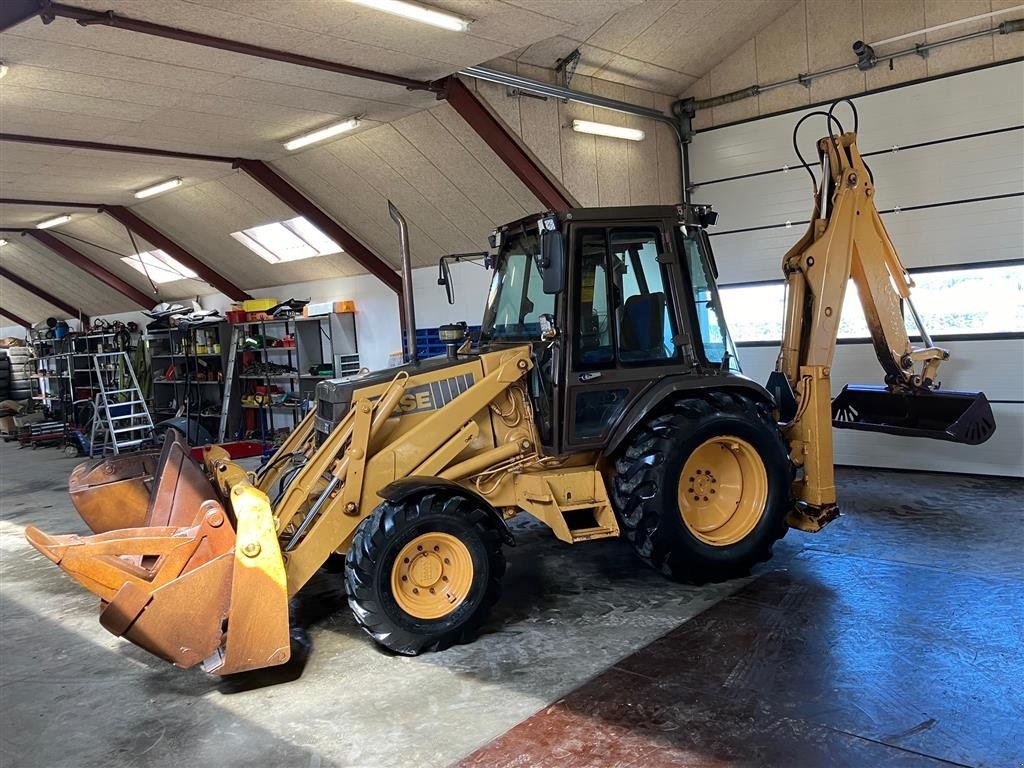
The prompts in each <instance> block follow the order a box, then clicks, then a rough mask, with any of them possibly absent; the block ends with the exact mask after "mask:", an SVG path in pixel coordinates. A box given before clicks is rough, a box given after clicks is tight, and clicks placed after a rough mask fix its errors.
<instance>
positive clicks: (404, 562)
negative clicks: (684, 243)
mask: <svg viewBox="0 0 1024 768" xmlns="http://www.w3.org/2000/svg"><path fill="white" fill-rule="evenodd" d="M472 585H473V558H472V556H471V555H470V553H469V549H468V548H467V547H466V545H465V544H463V543H462V542H461V541H460V540H459V539H457V538H456V537H455V536H452V535H451V534H448V533H441V532H431V533H424V534H422V535H420V536H417V537H416V538H414V539H413V540H412V541H410V542H409V543H408V544H406V545H405V546H404V547H402V550H401V551H400V552H399V553H398V556H397V557H396V558H395V563H394V565H393V566H392V568H391V591H392V594H393V595H394V597H395V602H396V603H398V606H399V607H400V608H401V609H402V610H403V611H405V612H406V613H408V614H410V615H411V616H414V617H416V618H418V619H440V618H443V617H444V616H447V615H448V614H449V613H451V612H452V611H454V610H455V609H456V608H458V607H459V605H461V604H462V601H463V600H465V599H466V596H467V595H468V594H469V590H470V588H471V587H472Z"/></svg>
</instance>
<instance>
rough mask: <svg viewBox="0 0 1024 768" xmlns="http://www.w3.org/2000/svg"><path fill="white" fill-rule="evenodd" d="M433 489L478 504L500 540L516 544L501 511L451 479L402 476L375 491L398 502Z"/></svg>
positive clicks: (384, 497) (512, 545)
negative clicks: (487, 516)
mask: <svg viewBox="0 0 1024 768" xmlns="http://www.w3.org/2000/svg"><path fill="white" fill-rule="evenodd" d="M435 490H444V491H447V492H448V493H451V494H452V495H454V496H461V497H462V498H464V499H468V500H469V501H472V502H475V503H477V504H479V505H480V506H481V507H482V508H483V509H485V510H487V512H488V513H490V515H491V517H492V518H493V521H494V525H495V528H496V529H497V530H498V533H499V534H501V540H502V541H503V542H505V544H507V545H508V546H510V547H514V546H515V545H516V540H515V538H514V537H513V536H512V532H511V531H510V530H509V529H508V525H507V524H506V523H505V518H503V517H502V516H501V513H500V512H499V511H498V510H496V509H495V508H494V507H493V506H491V503H490V502H489V501H487V499H485V498H484V497H483V496H481V495H480V494H478V493H475V492H474V491H471V490H470V489H469V488H467V487H466V486H464V485H459V484H458V483H456V482H454V481H452V480H445V479H443V478H440V477H429V476H427V475H413V476H412V477H403V478H402V479H401V480H395V481H394V482H391V483H388V484H387V485H385V486H384V487H383V488H382V489H381V490H379V491H377V495H378V496H380V497H381V498H382V499H384V500H386V501H391V502H399V501H405V500H406V499H408V498H411V497H413V496H420V495H423V494H425V493H429V492H430V491H435Z"/></svg>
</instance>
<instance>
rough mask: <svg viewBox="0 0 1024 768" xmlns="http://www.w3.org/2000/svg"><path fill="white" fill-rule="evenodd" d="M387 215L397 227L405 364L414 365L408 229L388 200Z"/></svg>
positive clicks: (402, 217)
mask: <svg viewBox="0 0 1024 768" xmlns="http://www.w3.org/2000/svg"><path fill="white" fill-rule="evenodd" d="M388 214H389V215H390V216H391V220H392V221H393V222H395V224H397V225H398V243H399V248H400V249H401V252H402V298H403V300H404V305H405V356H406V358H407V362H410V363H415V362H416V361H417V360H418V359H419V358H418V356H417V353H416V303H415V301H414V300H413V296H412V256H410V255H409V227H408V225H407V224H406V223H405V217H404V216H403V215H402V213H401V212H400V211H399V210H398V208H396V207H395V204H394V203H392V202H391V201H390V200H388Z"/></svg>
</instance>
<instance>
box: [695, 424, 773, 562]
mask: <svg viewBox="0 0 1024 768" xmlns="http://www.w3.org/2000/svg"><path fill="white" fill-rule="evenodd" d="M678 499H679V513H680V515H681V516H682V518H683V522H684V523H685V524H686V527H687V528H688V529H689V530H690V532H691V533H692V534H693V535H695V536H696V537H697V538H698V539H700V540H701V541H704V542H705V543H708V544H712V545H715V546H728V545H730V544H735V543H736V542H738V541H740V540H741V539H743V537H745V536H746V535H747V534H748V533H750V531H751V530H753V529H754V527H755V526H756V525H757V523H758V521H759V520H760V519H761V516H762V515H763V514H764V511H765V507H766V503H767V499H768V473H767V471H766V470H765V467H764V463H763V462H762V461H761V457H760V455H759V454H758V453H757V450H756V449H755V448H754V447H753V446H752V445H751V444H750V443H748V442H747V441H746V440H742V439H740V438H737V437H731V436H721V437H713V438H711V439H710V440H706V441H705V442H703V443H701V444H700V445H699V446H697V448H696V449H695V450H694V451H693V453H692V454H690V458H689V459H687V461H686V463H685V465H684V466H683V471H682V473H681V474H680V476H679V488H678Z"/></svg>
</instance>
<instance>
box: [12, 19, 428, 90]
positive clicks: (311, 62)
mask: <svg viewBox="0 0 1024 768" xmlns="http://www.w3.org/2000/svg"><path fill="white" fill-rule="evenodd" d="M5 1H9V0H5ZM40 10H41V12H40V17H41V18H42V20H43V23H44V24H49V23H50V22H51V21H53V20H54V18H56V17H58V16H61V17H63V18H67V19H74V20H75V21H77V22H78V23H79V24H80V25H82V26H83V27H88V26H92V25H93V24H101V25H103V26H107V27H114V28H115V29H124V30H127V31H129V32H138V33H140V34H143V35H153V36H154V37H163V38H166V39H168V40H178V41H179V42H182V43H191V44H192V45H202V46H204V47H206V48H216V49H218V50H221V51H231V52H233V53H242V54H245V55H246V56H256V57H257V58H261V59H271V60H273V61H283V62H285V63H286V64H297V65H298V66H300V67H311V68H313V69H322V70H325V71H327V72H335V73H337V74H339V75H348V76H349V77H359V78H363V79H364V80H376V81H377V82H381V83H388V84H390V85H399V86H402V87H403V88H407V89H409V90H411V91H437V90H439V89H438V87H437V86H436V85H434V84H433V83H430V82H427V81H425V80H414V79H412V78H409V77H402V76H401V75H391V74H388V73H387V72H376V71H374V70H372V69H364V68H363V67H355V66H352V65H350V64H342V63H341V62H338V61H328V60H327V59H318V58H315V57H313V56H303V55H301V54H298V53H291V52H289V51H281V50H277V49H275V48H265V47H263V46H262V45H253V44H251V43H243V42H240V41H238V40H228V39H227V38H223V37H215V36H213V35H204V34H203V33H201V32H194V31H192V30H189V29H179V28H177V27H168V26H165V25H164V24H154V23H153V22H151V21H143V20H142V19H133V18H131V17H129V16H122V15H121V14H118V13H114V12H113V11H94V10H91V9H89V8H78V7H76V6H73V5H65V4H64V3H47V4H46V6H45V7H43V8H42V9H40Z"/></svg>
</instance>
